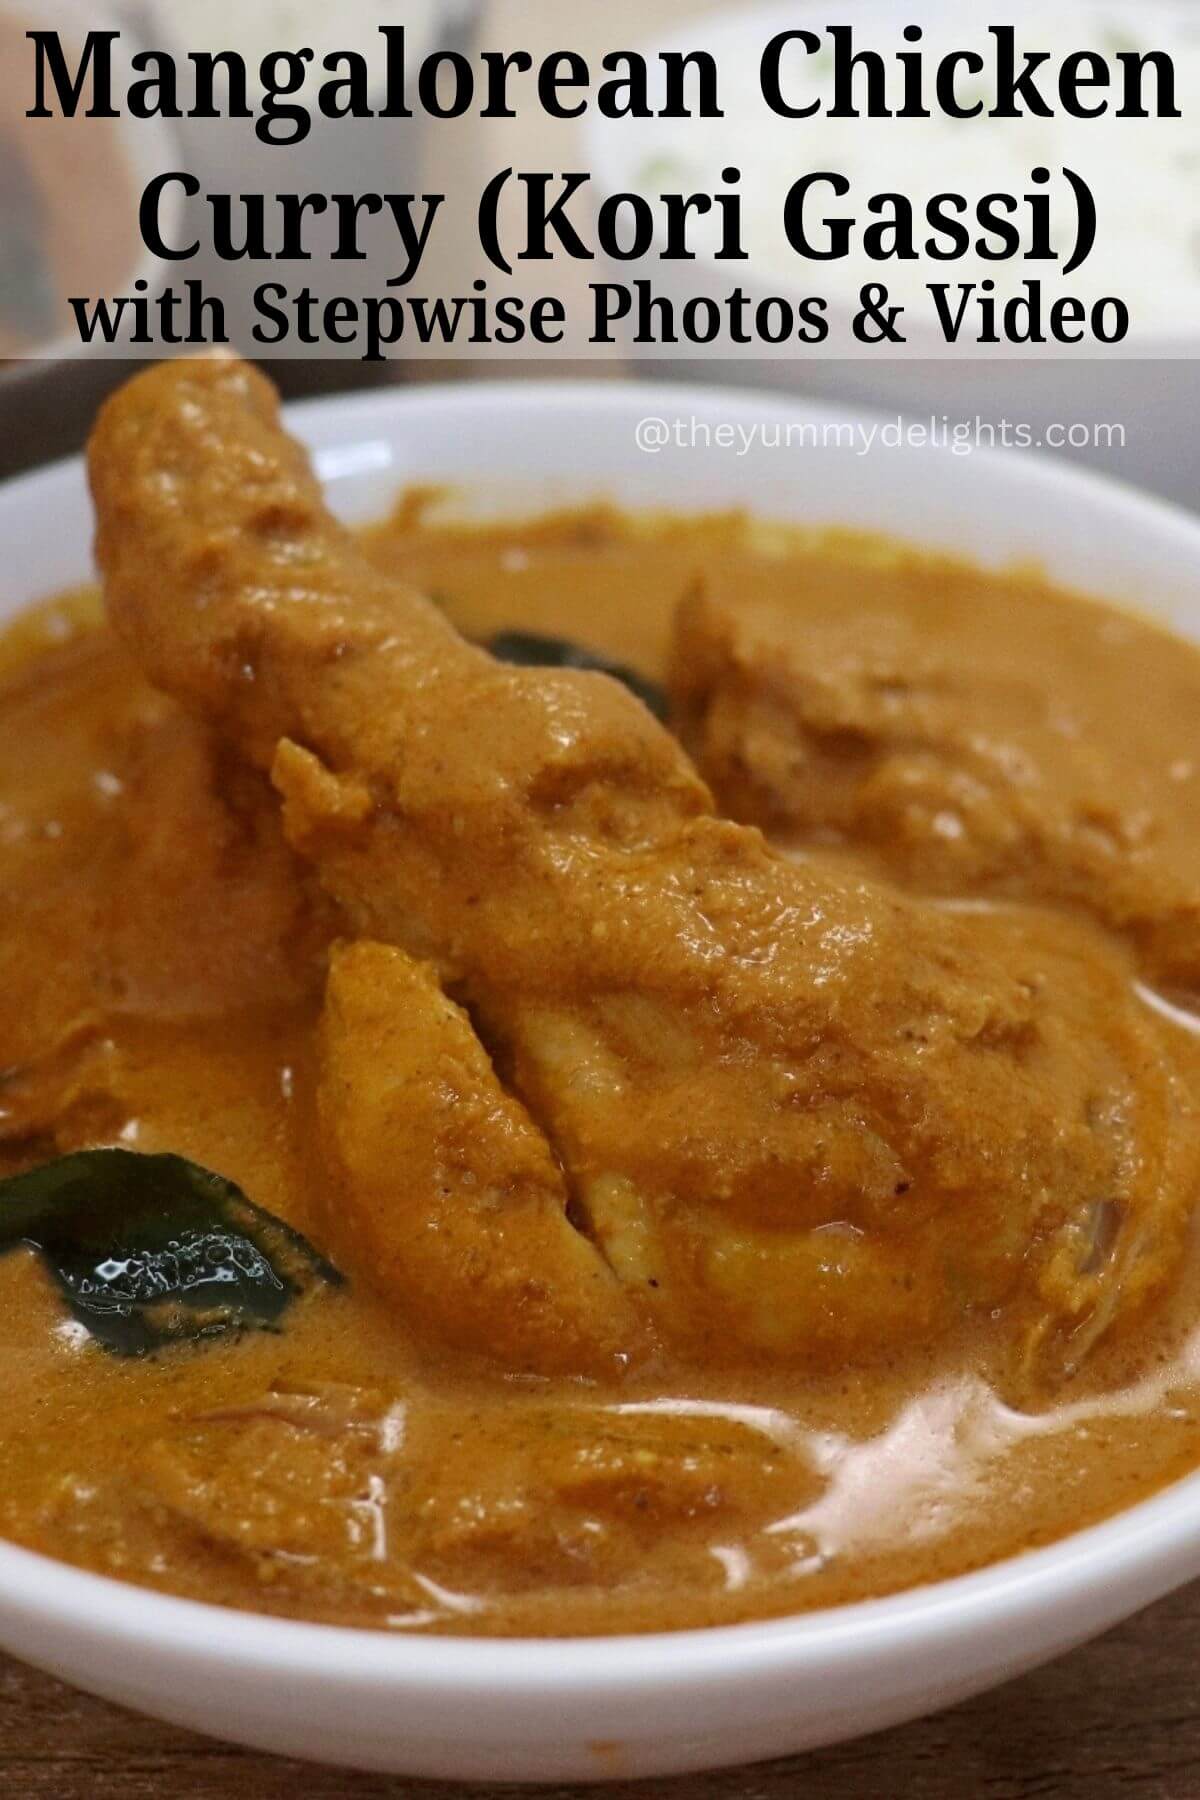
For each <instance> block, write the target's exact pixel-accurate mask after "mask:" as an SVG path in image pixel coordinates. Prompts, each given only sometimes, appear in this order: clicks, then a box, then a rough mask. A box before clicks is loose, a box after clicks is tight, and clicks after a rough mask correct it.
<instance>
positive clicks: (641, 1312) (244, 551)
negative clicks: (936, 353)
mask: <svg viewBox="0 0 1200 1800" xmlns="http://www.w3.org/2000/svg"><path fill="white" fill-rule="evenodd" d="M90 475H91V484H92V492H93V496H94V501H95V508H96V520H97V561H98V566H99V570H100V574H101V579H102V596H97V595H94V594H90V593H87V594H80V595H73V596H67V597H65V598H60V599H58V600H56V601H51V602H49V603H47V604H46V605H44V606H43V607H41V608H38V609H35V610H33V611H32V612H30V613H29V614H28V615H26V616H25V617H24V618H23V619H21V620H19V621H18V622H17V624H16V625H15V627H13V628H12V629H11V630H10V632H9V634H8V636H7V637H6V638H5V639H4V640H3V642H2V643H0V895H2V900H3V927H2V930H0V997H2V1004H0V1071H2V1073H0V1177H2V1178H3V1179H2V1180H0V1249H4V1250H5V1254H3V1255H0V1353H2V1355H3V1358H4V1363H5V1367H6V1368H7V1370H8V1371H9V1376H8V1384H7V1387H8V1392H9V1394H10V1397H11V1398H12V1401H13V1404H10V1406H9V1407H8V1408H6V1413H5V1418H4V1420H3V1422H2V1423H0V1444H2V1446H3V1449H2V1454H3V1461H4V1468H5V1482H4V1489H3V1494H2V1495H0V1531H3V1533H4V1534H6V1535H7V1536H9V1537H10V1538H12V1539H14V1540H15V1541H17V1542H19V1543H21V1544H25V1545H28V1546H30V1547H32V1548H34V1549H37V1550H41V1551H44V1552H47V1553H49V1554H51V1555H53V1556H57V1557H60V1558H64V1559H66V1560H68V1561H70V1562H73V1563H77V1564H79V1565H81V1566H83V1567H85V1568H89V1569H94V1570H97V1571H100V1572H101V1573H104V1574H110V1575H117V1576H120V1577H122V1578H125V1579H127V1580H131V1581H136V1582H141V1583H144V1584H146V1585H149V1586H153V1587H158V1588H164V1589H167V1590H170V1591H172V1592H176V1593H181V1594H187V1595H192V1596H196V1597H200V1598H204V1599H207V1600H217V1601H221V1602H224V1603H226V1604H229V1605H233V1606H241V1607H248V1608H251V1609H255V1610H259V1611H265V1612H272V1613H281V1614H289V1615H293V1616H299V1617H305V1618H312V1619H318V1620H331V1621H340V1622H345V1623H354V1624H362V1625H370V1626H376V1627H380V1628H392V1629H398V1630H414V1631H415V1630H426V1631H441V1632H455V1633H461V1632H479V1633H494V1634H524V1633H531V1634H543V1633H549V1634H563V1635H568V1634H585V1633H602V1632H613V1631H623V1630H648V1629H655V1628H674V1627H685V1626H700V1625H706V1624H713V1623H722V1622H730V1621H736V1620H742V1619H748V1618H758V1617H765V1616H768V1615H773V1614H782V1613H787V1612H793V1611H799V1610H803V1609H806V1608H811V1607H817V1606H826V1605H831V1604H836V1603H840V1602H844V1601H849V1600H854V1599H859V1598H862V1597H865V1596H868V1595H875V1594H882V1593H887V1592H891V1591H894V1590H896V1589H899V1588H902V1587H906V1586H909V1585H911V1584H914V1583H919V1582H927V1581H931V1580H934V1579H936V1578H939V1577H942V1576H945V1575H950V1574H954V1573H958V1572H960V1571H963V1570H966V1569H969V1568H973V1567H977V1566H979V1565H981V1564H984V1563H987V1562H990V1561H993V1560H995V1559H997V1558H999V1557H1003V1556H1007V1555H1010V1554H1013V1553H1015V1552H1018V1551H1020V1550H1022V1549H1025V1548H1028V1547H1029V1546H1031V1545H1034V1544H1038V1543H1043V1542H1046V1541H1048V1540H1051V1539H1053V1538H1055V1537H1056V1536H1059V1535H1061V1534H1063V1533H1064V1532H1067V1531H1070V1530H1072V1529H1074V1528H1076V1527H1078V1526H1081V1525H1083V1524H1086V1523H1089V1522H1091V1521H1093V1520H1095V1519H1097V1518H1100V1517H1102V1516H1104V1515H1106V1514H1108V1513H1111V1512H1112V1511H1113V1510H1115V1509H1117V1508H1119V1507H1122V1506H1125V1505H1127V1504H1129V1503H1130V1502H1132V1501H1133V1500H1135V1499H1137V1498H1139V1497H1140V1496H1142V1495H1144V1494H1146V1493H1147V1492H1149V1491H1151V1490H1153V1489H1154V1488H1156V1487H1157V1486H1160V1485H1161V1484H1162V1483H1164V1482H1166V1481H1169V1480H1170V1479H1172V1478H1174V1477H1175V1476H1176V1475H1179V1474H1181V1473H1183V1472H1184V1471H1186V1470H1188V1469H1190V1468H1192V1467H1194V1466H1195V1465H1196V1463H1197V1462H1198V1461H1200V1335H1197V1329H1198V1328H1197V1324H1196V1321H1197V1316H1198V1303H1200V1257H1198V1255H1197V1246H1196V1242H1195V1226H1194V1213H1195V1205H1194V1201H1195V1196H1196V1193H1197V1185H1198V1182H1200V1113H1198V1102H1200V1040H1198V1038H1197V1029H1198V1026H1197V1019H1196V1015H1195V1013H1194V1011H1193V1008H1194V1006H1195V1005H1196V1004H1197V1002H1198V998H1200V787H1198V783H1200V766H1198V765H1197V763H1195V762H1194V761H1193V757H1194V740H1195V720H1196V718H1197V717H1198V716H1200V655H1198V654H1197V652H1196V651H1194V650H1193V649H1191V648H1190V647H1188V646H1186V645H1183V644H1181V643H1179V642H1176V641H1174V640H1173V639H1171V638H1169V637H1168V636H1166V635H1165V634H1164V633H1162V632H1160V631H1159V630H1158V629H1156V628H1154V627H1152V626H1151V625H1149V624H1145V623H1142V622H1140V621H1139V620H1138V619H1136V618H1135V617H1133V616H1131V615H1126V614H1123V613H1118V612H1116V611H1114V610H1112V609H1110V608H1107V607H1104V606H1101V605H1098V604H1093V603H1090V602H1086V601H1083V600H1080V599H1076V598H1074V597H1072V596H1069V595H1066V594H1062V593H1059V592H1056V591H1054V590H1052V589H1051V588H1049V587H1048V586H1047V585H1045V584H1044V583H1043V582H1041V581H1040V580H1039V579H1037V578H1036V577H1034V576H1032V575H1026V574H1020V575H1018V574H1003V575H1001V574H983V573H980V572H976V571H973V570H971V569H969V568H966V567H963V566H959V565H955V564H951V563H948V562H945V561H940V560H937V559H934V558H931V557H922V556H919V555H917V554H915V553H913V552H910V551H907V550H901V549H900V548H897V547H890V546H887V545H882V544H879V543H874V542H870V543H869V542H864V541H860V540H852V539H848V538H840V537H837V536H830V535H825V536H820V537H817V536H812V535H809V536H801V535H797V534H790V533H788V532H784V531H781V530H774V529H768V528H766V527H764V526H761V525H753V524H751V523H749V522H748V521H746V520H744V519H741V518H733V517H729V518H697V519H688V518H671V519H660V518H627V517H622V516H619V515H617V514H615V513H612V512H609V511H606V510H602V509H598V510H592V511H587V512H580V513H573V514H564V515H557V516H553V517H549V518H546V519H544V520H536V521H520V522H515V523H512V524H504V525H495V526H492V525H488V526H474V527H468V526H464V525H461V524H460V525H454V524H451V523H448V522H446V520H445V519H444V517H442V515H441V514H439V511H438V509H437V507H436V506H433V505H431V504H429V503H428V501H427V500H425V501H422V500H419V499H410V500H409V501H408V502H406V503H402V504H401V505H400V506H399V508H398V510H397V512H396V513H395V515H394V517H393V518H392V519H391V520H390V521H388V522H386V523H385V524H383V525H381V526H379V527H377V528H376V529H374V530H372V531H370V532H368V533H366V534H365V535H359V536H355V535H352V534H351V533H349V532H348V531H346V530H345V529H344V528H342V527H341V526H339V525H338V524H336V523H335V522H334V521H333V519H332V518H331V517H330V515H329V514H328V513H327V512H326V510H325V507H324V504H323V501H322V497H321V493H320V490H319V488H318V485H317V483H316V481H315V479H314V477H313V475H312V473H311V471H310V469H309V466H308V464H307V461H306V459H305V457H304V454H303V453H302V451H301V450H300V449H299V448H298V447H297V446H296V445H294V444H293V443H292V442H291V441H290V440H289V439H288V438H287V437H286V435H285V434H284V433H283V431H282V428H281V426H280V423H279V419H278V414H277V408H276V403H275V399H274V396H273V394H272V392H271V390H270V388H269V387H268V385H267V384H266V383H265V382H264V381H263V380H262V378H261V377H259V376H258V375H256V374H254V373H252V372H251V371H249V370H248V369H246V368H245V367H243V366H242V365H241V364H239V363H237V362H233V361H219V362H218V361H213V362H206V361H194V362H179V363H175V364H173V365H171V366H170V367H164V368H160V369H155V370H151V371H149V372H147V373H144V374H142V375H139V376H138V377H137V378H136V379H135V380H134V381H133V382H131V383H130V384H129V386H128V387H126V388H125V389H123V390H122V391H121V392H120V393H119V394H118V395H117V397H116V398H115V399H114V400H112V401H111V402H110V403H109V405H108V407H107V408H106V410H105V411H104V413H103V414H102V415H101V417H100V420H99V422H98V424H97V427H96V430H95V433H94V436H93V440H92V444H91V450H90ZM164 1195H165V1196H166V1198H165V1199H164V1198H163V1196H164ZM177 1207H182V1208H183V1211H181V1212H180V1211H176V1210H173V1209H176V1208H177ZM156 1209H157V1210H156ZM210 1210H211V1218H210ZM148 1220H149V1221H151V1223H149V1224H148V1223H147V1221H148ZM181 1220H183V1221H185V1222H186V1224H187V1230H186V1231H185V1230H184V1225H183V1224H181V1223H180V1221H181ZM155 1221H156V1222H155ZM152 1228H153V1231H154V1232H157V1233H158V1236H157V1237H156V1238H155V1240H154V1246H155V1247H154V1248H153V1249H149V1248H147V1247H146V1245H147V1242H148V1238H147V1235H146V1234H147V1233H151V1232H152ZM139 1234H140V1235H139ZM201 1265H203V1267H202V1274H203V1280H201V1279H200V1277H199V1276H198V1275H197V1273H196V1271H197V1269H198V1268H200V1267H201ZM189 1272H190V1273H189ZM131 1283H132V1284H133V1285H132V1286H131V1285H130V1284H131ZM189 1283H190V1284H191V1285H190V1286H189ZM139 1284H140V1286H139ZM135 1289H136V1292H135V1291H134V1290H135Z"/></svg>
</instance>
